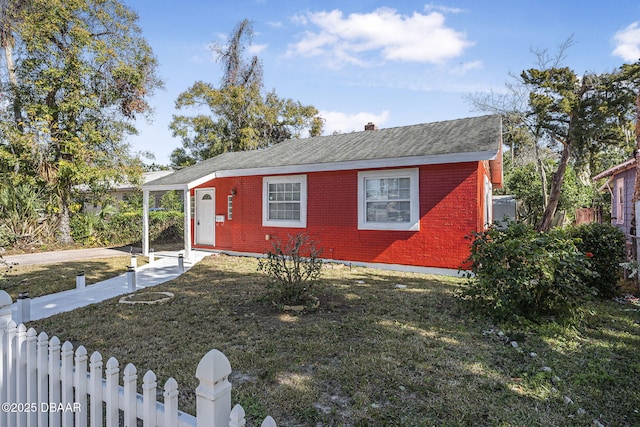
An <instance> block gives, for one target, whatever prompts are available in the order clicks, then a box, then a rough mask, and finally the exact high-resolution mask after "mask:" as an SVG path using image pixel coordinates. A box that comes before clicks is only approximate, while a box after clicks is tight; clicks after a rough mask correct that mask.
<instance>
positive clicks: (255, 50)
mask: <svg viewBox="0 0 640 427" xmlns="http://www.w3.org/2000/svg"><path fill="white" fill-rule="evenodd" d="M267 46H268V45H266V44H252V45H251V46H249V48H248V49H247V53H249V54H250V55H257V54H259V53H260V52H262V51H263V50H265V49H266V48H267Z"/></svg>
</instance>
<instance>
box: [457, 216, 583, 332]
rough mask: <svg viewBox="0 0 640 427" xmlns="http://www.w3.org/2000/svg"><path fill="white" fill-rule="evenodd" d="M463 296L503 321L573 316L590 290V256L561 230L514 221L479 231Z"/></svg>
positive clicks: (576, 313)
mask: <svg viewBox="0 0 640 427" xmlns="http://www.w3.org/2000/svg"><path fill="white" fill-rule="evenodd" d="M468 262H469V263H470V265H471V270H470V271H469V272H467V274H466V276H467V279H468V280H467V283H466V287H465V289H464V290H463V291H462V294H461V296H462V297H463V298H464V299H466V300H469V301H471V302H472V303H474V306H476V307H477V308H480V309H483V310H485V311H487V312H488V313H489V314H490V315H491V316H492V317H493V318H494V319H496V320H498V321H505V320H522V319H526V320H532V321H539V320H542V319H544V318H548V317H555V318H557V319H563V320H571V319H572V318H574V317H575V316H576V315H578V314H579V313H580V305H581V303H582V301H583V300H584V299H585V298H587V297H588V296H589V295H590V289H589V288H588V287H587V286H586V285H585V284H584V279H585V277H590V276H591V275H593V273H592V272H591V270H590V263H589V259H588V258H587V257H586V255H585V254H584V253H583V252H582V251H580V250H578V248H576V246H575V244H574V241H573V239H571V238H570V237H569V236H568V235H567V233H566V232H565V231H563V230H561V229H553V230H551V231H548V232H545V233H540V232H537V231H535V230H534V229H533V227H532V226H530V225H527V224H515V223H509V225H508V226H507V227H506V228H502V229H499V228H495V227H492V228H489V229H488V230H487V231H484V232H481V233H475V234H474V236H473V242H472V245H471V255H470V256H469V259H468Z"/></svg>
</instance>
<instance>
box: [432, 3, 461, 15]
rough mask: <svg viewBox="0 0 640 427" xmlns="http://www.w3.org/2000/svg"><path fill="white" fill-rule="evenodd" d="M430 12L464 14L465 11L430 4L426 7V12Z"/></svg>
mask: <svg viewBox="0 0 640 427" xmlns="http://www.w3.org/2000/svg"><path fill="white" fill-rule="evenodd" d="M430 10H437V11H439V12H442V13H462V12H464V9H460V8H458V7H449V6H443V5H440V4H433V3H429V4H427V5H425V6H424V11H425V12H429V11H430Z"/></svg>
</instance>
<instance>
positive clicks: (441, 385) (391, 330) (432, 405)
mask: <svg viewBox="0 0 640 427" xmlns="http://www.w3.org/2000/svg"><path fill="white" fill-rule="evenodd" d="M256 270H257V261H256V260H254V259H251V258H240V257H226V256H219V257H208V258H206V259H205V260H203V261H202V262H200V263H199V264H197V265H196V266H195V267H193V268H192V269H191V270H190V271H189V272H187V273H186V274H184V275H182V276H181V277H179V278H178V279H176V280H174V281H172V282H168V283H165V284H163V285H159V286H156V287H154V288H153V291H165V292H172V293H174V294H175V297H174V298H173V299H171V300H170V301H169V302H167V303H165V304H162V305H133V306H132V305H123V304H118V302H117V301H118V299H117V298H115V299H112V300H109V301H106V302H104V303H101V304H96V305H92V306H89V307H85V308H82V309H78V310H76V311H74V312H70V313H64V314H61V315H58V316H55V317H53V318H50V319H45V320H41V321H38V322H32V323H31V324H30V325H29V326H33V327H35V328H36V329H37V330H38V331H42V330H44V331H46V332H47V333H48V334H49V335H50V336H52V335H57V336H58V337H59V338H60V339H61V340H63V341H64V340H69V341H71V342H72V343H73V344H74V346H78V345H80V344H82V345H84V346H85V347H87V349H88V350H89V351H90V352H93V351H96V350H97V351H100V352H101V353H102V354H103V356H104V357H111V356H114V357H116V358H117V359H118V360H119V361H120V363H121V366H124V365H125V364H126V363H134V364H135V365H136V366H137V367H138V369H139V372H144V371H146V370H148V369H151V370H153V371H154V372H155V373H156V374H157V376H158V383H159V384H161V385H163V384H164V381H166V380H167V379H168V378H169V377H171V376H172V377H174V378H176V380H177V381H178V384H179V385H180V405H181V406H180V407H181V409H183V410H186V411H187V412H190V413H194V412H195V391H194V390H195V387H196V386H197V384H196V379H195V377H194V374H195V370H196V366H197V364H198V362H199V361H200V358H201V357H202V356H203V355H204V354H205V353H206V352H208V351H209V350H210V349H212V348H216V349H218V350H220V351H222V352H223V353H224V354H225V355H226V356H227V357H228V358H229V361H230V362H231V367H232V369H233V370H234V372H233V373H232V375H231V378H230V380H231V382H232V384H233V401H234V403H236V402H238V403H240V404H242V405H243V407H244V408H245V410H246V411H247V415H248V418H249V422H248V425H249V426H251V425H254V426H255V425H259V424H260V422H261V420H262V419H263V418H264V417H265V416H266V415H271V416H273V417H274V418H275V419H276V421H277V422H278V425H281V426H293V425H312V426H338V425H346V426H373V425H385V426H392V425H398V426H422V425H424V426H430V425H450V426H471V425H474V426H499V425H504V426H536V425H537V426H543V425H544V426H547V425H556V426H559V425H563V426H564V425H575V426H581V425H584V426H592V425H594V420H598V421H599V422H601V423H602V424H603V425H611V426H614V425H615V426H632V425H639V424H640V414H639V413H638V411H640V393H639V392H638V378H639V377H640V351H639V350H638V349H639V348H640V324H638V322H639V321H640V314H639V312H638V311H637V310H638V307H636V306H632V305H628V304H621V303H617V302H614V301H606V302H601V303H597V304H595V305H593V306H592V307H590V308H591V310H592V313H593V314H592V315H590V316H589V317H588V318H586V319H585V321H584V326H581V327H577V328H562V327H559V326H552V325H541V326H538V327H531V328H530V329H527V330H509V329H508V328H507V327H502V328H500V327H499V326H496V325H492V324H490V323H489V322H487V321H486V320H485V319H481V318H478V317H476V315H473V314H471V313H469V312H467V311H466V310H465V308H464V305H462V304H461V303H460V302H459V300H458V299H456V297H455V294H456V292H457V291H458V290H459V289H460V287H461V286H462V281H461V280H457V279H453V278H446V277H437V276H427V275H419V274H409V273H399V272H390V271H381V270H374V269H365V268H352V269H350V268H348V267H343V266H336V265H333V266H327V267H325V268H324V269H323V273H322V280H321V283H320V284H319V285H318V288H317V289H316V296H318V297H319V299H320V307H319V308H318V309H317V310H315V311H313V312H311V313H303V314H297V313H292V312H280V311H277V310H276V309H275V308H274V307H273V306H272V305H271V304H270V303H269V302H268V301H266V298H265V285H266V283H267V279H266V277H265V276H263V275H261V274H259V273H258V272H257V271H256ZM397 285H403V286H401V287H398V286H397ZM506 336H508V337H509V339H507V338H506ZM513 340H516V341H517V342H518V346H517V348H516V347H514V345H513V344H511V341H513ZM532 352H535V353H536V355H535V356H534V355H531V353H532ZM543 368H550V371H549V369H543ZM139 377H140V378H141V377H142V374H139ZM568 399H570V401H569V400H568ZM568 402H572V403H568Z"/></svg>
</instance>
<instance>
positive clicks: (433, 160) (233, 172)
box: [142, 150, 499, 191]
mask: <svg viewBox="0 0 640 427" xmlns="http://www.w3.org/2000/svg"><path fill="white" fill-rule="evenodd" d="M498 154H499V151H498V150H490V151H476V152H469V153H451V154H437V155H429V156H408V157H395V158H383V159H367V160H353V161H345V162H335V163H313V164H299V165H277V166H268V167H260V168H246V169H227V170H218V171H215V172H212V173H210V174H207V175H205V176H202V177H200V178H196V179H193V180H190V181H189V182H178V183H171V184H153V182H150V183H149V184H145V185H143V186H142V188H143V189H145V190H149V191H162V190H176V189H185V188H187V189H191V188H194V187H197V186H199V185H202V184H204V183H206V182H208V181H211V180H213V179H216V178H225V177H236V176H256V175H276V174H277V175H282V174H293V173H311V172H329V171H342V170H360V169H383V168H393V167H410V166H419V165H436V164H445V163H466V162H477V161H482V160H494V159H496V158H497V156H498Z"/></svg>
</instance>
